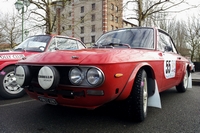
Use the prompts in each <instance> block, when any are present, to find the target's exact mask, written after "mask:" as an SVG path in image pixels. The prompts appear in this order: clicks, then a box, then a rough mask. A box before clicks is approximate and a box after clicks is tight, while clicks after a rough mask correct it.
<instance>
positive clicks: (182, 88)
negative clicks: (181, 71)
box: [176, 69, 188, 92]
mask: <svg viewBox="0 0 200 133" xmlns="http://www.w3.org/2000/svg"><path fill="white" fill-rule="evenodd" d="M187 87H188V71H187V69H186V70H185V75H184V78H183V80H182V82H181V83H180V84H179V85H177V86H176V90H177V92H185V91H186V90H187Z"/></svg>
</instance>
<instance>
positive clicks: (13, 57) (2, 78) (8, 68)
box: [0, 35, 86, 99]
mask: <svg viewBox="0 0 200 133" xmlns="http://www.w3.org/2000/svg"><path fill="white" fill-rule="evenodd" d="M65 48H66V49H83V48H86V47H85V45H84V44H83V43H82V42H81V41H79V40H77V39H74V38H71V37H67V36H58V35H35V36H31V37H28V38H27V39H26V40H25V41H23V42H22V43H21V44H19V45H18V46H16V48H14V49H13V50H12V51H8V52H0V96H1V97H3V98H6V99H11V98H17V97H21V96H23V95H24V94H25V91H24V89H23V88H21V87H20V86H19V85H18V84H17V83H16V78H15V75H14V67H15V63H16V62H17V61H18V60H20V59H23V58H26V56H28V55H32V54H38V53H42V52H45V51H53V50H56V49H65Z"/></svg>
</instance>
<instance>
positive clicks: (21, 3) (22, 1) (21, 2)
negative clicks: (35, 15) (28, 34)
mask: <svg viewBox="0 0 200 133" xmlns="http://www.w3.org/2000/svg"><path fill="white" fill-rule="evenodd" d="M29 5H30V2H29V0H17V2H15V8H16V9H17V10H18V11H20V10H21V15H22V41H23V40H24V13H25V12H26V11H27V9H28V6H29ZM25 8H26V10H24V9H25Z"/></svg>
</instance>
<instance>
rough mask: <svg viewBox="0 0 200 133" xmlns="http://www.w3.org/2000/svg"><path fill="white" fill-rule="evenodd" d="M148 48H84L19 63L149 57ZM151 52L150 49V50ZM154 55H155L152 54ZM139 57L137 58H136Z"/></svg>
mask: <svg viewBox="0 0 200 133" xmlns="http://www.w3.org/2000/svg"><path fill="white" fill-rule="evenodd" d="M147 51H148V50H141V49H140V50H138V49H84V50H75V51H54V52H44V53H40V54H35V55H32V56H29V57H27V58H26V59H25V60H20V61H19V62H18V63H19V64H66V65H72V64H86V65H87V64H102V63H116V62H129V61H138V60H142V59H143V58H144V59H148V58H149V55H146V54H144V53H146V52H147ZM149 52H150V51H149ZM150 55H151V54H150ZM152 56H153V55H152ZM134 57H137V58H134Z"/></svg>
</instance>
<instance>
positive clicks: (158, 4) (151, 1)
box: [125, 0, 196, 26]
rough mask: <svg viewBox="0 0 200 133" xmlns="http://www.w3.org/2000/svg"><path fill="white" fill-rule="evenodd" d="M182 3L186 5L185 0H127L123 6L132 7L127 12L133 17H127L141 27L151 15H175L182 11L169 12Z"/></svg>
mask: <svg viewBox="0 0 200 133" xmlns="http://www.w3.org/2000/svg"><path fill="white" fill-rule="evenodd" d="M183 3H186V2H185V0H156V1H155V0H148V1H147V0H128V1H127V2H126V4H125V7H128V5H132V6H129V7H132V9H128V10H129V11H131V12H132V13H131V15H132V16H135V17H129V18H128V19H135V20H137V21H138V26H143V25H144V21H145V20H146V19H147V18H148V17H153V14H156V13H166V12H174V13H175V12H181V11H183V10H180V11H169V10H170V9H172V8H174V7H176V6H178V5H180V4H183ZM193 7H194V6H188V8H186V9H184V10H188V9H190V8H193ZM195 7H196V6H195Z"/></svg>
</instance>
